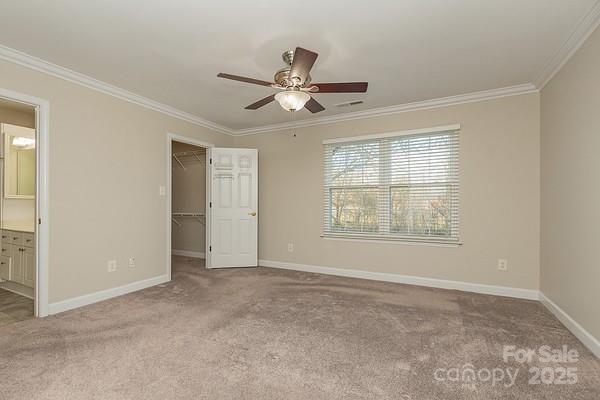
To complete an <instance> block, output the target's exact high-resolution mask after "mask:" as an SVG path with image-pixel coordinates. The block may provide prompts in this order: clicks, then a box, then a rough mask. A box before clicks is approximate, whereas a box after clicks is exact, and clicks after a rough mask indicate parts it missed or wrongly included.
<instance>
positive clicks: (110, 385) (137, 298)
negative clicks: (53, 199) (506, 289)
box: [0, 257, 600, 400]
mask: <svg viewBox="0 0 600 400" xmlns="http://www.w3.org/2000/svg"><path fill="white" fill-rule="evenodd" d="M173 272H174V273H173V281H172V282H170V283H168V284H165V285H161V286H158V287H153V288H150V289H146V290H143V291H140V292H136V293H132V294H130V295H127V296H122V297H119V298H115V299H112V300H109V301H105V302H102V303H97V304H94V305H91V306H87V307H83V308H80V309H77V310H73V311H70V312H66V313H62V314H59V315H55V316H51V317H48V318H45V319H41V320H39V319H34V320H27V321H22V322H16V323H13V324H10V325H7V326H3V327H0V398H1V399H27V400H36V399H44V400H51V399H60V400H70V399H86V400H87V399H103V400H110V399H136V400H137V399H139V400H152V399H161V400H163V399H169V400H170V399H261V400H262V399H309V400H317V399H327V400H332V399H400V400H403V399H404V400H408V399H410V400H417V399H419V400H421V399H444V400H449V399H486V400H489V399H590V400H592V399H595V400H597V399H599V398H600V363H599V361H598V359H597V358H595V357H594V356H593V355H592V354H591V353H590V352H589V351H587V350H586V349H585V348H584V347H583V346H582V345H581V344H580V343H579V342H578V341H577V340H576V339H575V337H574V336H573V335H571V333H569V332H568V331H567V330H566V329H565V328H564V327H563V326H562V325H561V324H560V323H559V322H558V321H557V320H556V319H555V318H554V317H553V316H552V315H551V314H550V313H549V312H548V311H546V310H545V309H544V307H543V306H542V305H541V304H539V303H537V302H534V301H524V300H515V299H509V298H503V297H494V296H486V295H477V294H470V293H463V292H457V291H448V290H440V289H431V288H422V287H415V286H408V285H399V284H392V283H383V282H371V281H364V280H356V279H347V278H339V277H332V276H324V275H316V274H309V273H302V272H293V271H284V270H277V269H269V268H253V269H234V270H232V269H229V270H211V271H207V270H205V269H204V268H202V266H201V264H200V263H199V262H198V261H195V260H192V259H188V258H183V257H175V258H174V263H173ZM543 345H547V346H550V347H551V348H561V347H562V346H563V345H565V346H567V348H568V349H573V350H575V351H577V352H578V353H579V358H578V361H577V362H572V363H558V362H542V361H543V360H541V359H540V358H539V357H533V359H532V361H531V362H530V363H525V364H519V363H517V362H516V361H515V360H514V359H513V358H510V359H509V360H508V362H504V361H503V347H504V346H515V348H516V349H520V348H529V349H538V348H539V347H540V346H543ZM537 367H545V368H547V371H550V372H552V373H556V376H555V377H554V379H555V380H557V379H558V378H561V376H562V375H561V374H562V372H560V371H562V370H560V368H567V367H568V368H576V371H575V372H573V370H570V371H569V377H570V378H569V379H571V380H572V379H573V378H572V375H573V374H575V375H576V378H577V383H575V384H550V383H549V382H554V381H555V380H549V377H548V373H547V374H546V377H545V378H544V380H545V382H546V383H541V381H540V384H529V382H528V381H529V379H530V377H531V376H532V375H531V374H532V373H531V372H530V368H537ZM470 368H473V370H474V371H475V374H470V371H469V369H470ZM507 368H508V369H509V372H510V373H511V376H514V374H515V372H514V371H518V374H517V376H516V379H515V384H514V385H512V386H511V385H510V383H511V381H510V379H509V378H508V376H507V375H504V378H503V379H502V380H500V379H499V378H500V372H498V371H500V370H502V371H506V370H507ZM548 368H550V370H549V369H548ZM486 371H487V372H486ZM555 371H559V372H555ZM565 371H566V370H565ZM563 372H564V371H563ZM488 374H489V375H488ZM503 374H506V372H503ZM559 375H560V376H559ZM492 376H495V378H492ZM463 378H464V379H463ZM469 378H470V379H469ZM534 378H535V377H534ZM560 380H562V378H561V379H558V381H560ZM534 381H535V379H534Z"/></svg>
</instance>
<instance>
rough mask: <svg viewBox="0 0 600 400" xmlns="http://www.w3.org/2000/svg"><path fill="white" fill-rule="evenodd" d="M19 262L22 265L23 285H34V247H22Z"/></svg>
mask: <svg viewBox="0 0 600 400" xmlns="http://www.w3.org/2000/svg"><path fill="white" fill-rule="evenodd" d="M21 264H22V265H23V285H25V286H29V287H35V249H34V248H32V247H23V251H22V253H21Z"/></svg>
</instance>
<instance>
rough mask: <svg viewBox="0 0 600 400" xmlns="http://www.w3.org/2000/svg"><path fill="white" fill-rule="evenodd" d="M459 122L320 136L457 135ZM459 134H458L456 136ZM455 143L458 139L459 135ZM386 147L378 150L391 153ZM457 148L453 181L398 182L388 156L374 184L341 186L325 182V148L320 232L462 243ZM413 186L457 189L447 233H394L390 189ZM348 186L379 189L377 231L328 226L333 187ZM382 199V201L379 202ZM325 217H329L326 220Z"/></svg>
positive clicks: (352, 139) (333, 236)
mask: <svg viewBox="0 0 600 400" xmlns="http://www.w3.org/2000/svg"><path fill="white" fill-rule="evenodd" d="M460 129H461V126H460V125H459V124H453V125H445V126H437V127H432V128H424V129H411V130H405V131H396V132H387V133H382V134H375V135H362V136H354V137H345V138H335V139H327V140H323V146H324V147H325V146H327V145H331V144H350V143H352V142H364V141H368V140H378V139H387V138H389V139H392V138H395V137H401V136H414V135H420V134H423V135H426V134H431V135H435V134H437V133H444V132H451V131H454V132H455V133H456V134H457V135H460ZM459 138H460V136H459ZM390 143H391V142H390V141H386V140H382V141H381V142H380V145H381V144H383V145H389V144H390ZM458 143H460V141H459V139H458ZM387 150H389V149H383V151H380V154H382V155H389V154H391V153H390V152H389V151H387ZM459 150H460V149H457V155H456V158H457V159H456V162H457V166H456V172H457V179H456V182H455V183H450V182H432V183H425V184H417V185H411V184H398V183H392V175H393V171H392V169H391V164H390V160H385V159H384V160H380V161H379V168H378V169H379V176H380V178H379V182H378V183H377V184H360V185H348V186H340V185H328V182H327V178H328V177H327V171H326V170H325V166H326V165H327V162H328V160H329V159H330V158H328V157H330V155H327V154H326V153H325V152H324V157H325V159H324V160H323V166H324V171H323V178H324V182H323V189H324V193H323V196H324V207H323V212H324V213H325V214H324V215H323V218H322V219H321V221H322V228H323V230H322V233H321V237H323V238H325V239H350V240H353V239H356V240H360V241H362V240H367V241H371V240H373V241H378V242H400V243H417V244H432V245H442V246H454V245H461V244H462V242H461V241H460V236H459V235H460V230H459V225H460V151H459ZM415 186H431V187H436V186H448V187H449V188H451V190H455V191H456V195H455V196H456V200H457V205H456V208H455V207H450V212H451V213H453V215H452V217H451V218H452V219H456V224H453V223H451V224H450V227H449V228H450V233H449V235H448V236H437V237H436V236H428V235H424V236H419V235H403V234H394V233H393V231H392V218H393V208H392V191H393V188H398V187H406V188H411V187H415ZM348 188H358V189H360V188H375V189H378V195H377V202H378V204H377V210H376V211H377V216H378V225H377V227H378V231H377V232H374V233H370V232H358V231H357V232H341V231H340V232H335V231H333V230H332V229H331V227H332V226H333V213H332V204H333V202H332V191H333V190H335V189H348ZM326 199H327V200H326ZM381 202H382V203H381ZM325 218H328V221H327V222H326V220H325ZM326 224H328V226H329V231H327V230H326Z"/></svg>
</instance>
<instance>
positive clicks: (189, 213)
mask: <svg viewBox="0 0 600 400" xmlns="http://www.w3.org/2000/svg"><path fill="white" fill-rule="evenodd" d="M167 147H168V153H169V154H168V160H169V161H168V164H169V171H170V174H169V176H168V184H167V193H166V195H167V204H168V206H167V209H168V214H169V221H168V223H167V226H168V238H167V239H168V247H169V249H168V250H169V251H167V258H168V259H167V274H169V275H170V274H171V267H172V263H177V265H184V264H185V265H187V266H194V267H202V268H204V267H205V266H206V262H205V260H206V253H207V251H208V245H207V243H208V240H207V232H208V230H207V209H208V207H207V205H208V202H209V200H208V199H209V198H210V196H209V193H207V185H206V176H207V161H208V158H207V152H208V148H209V147H212V144H210V143H205V142H200V141H196V140H194V139H191V138H186V137H183V136H179V135H174V134H169V135H168V146H167Z"/></svg>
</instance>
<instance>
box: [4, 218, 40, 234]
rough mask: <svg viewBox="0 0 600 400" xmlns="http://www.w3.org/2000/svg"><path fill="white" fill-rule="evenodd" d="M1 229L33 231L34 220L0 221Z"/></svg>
mask: <svg viewBox="0 0 600 400" xmlns="http://www.w3.org/2000/svg"><path fill="white" fill-rule="evenodd" d="M2 229H7V230H9V231H19V232H30V233H33V232H35V221H33V220H21V221H2Z"/></svg>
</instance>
